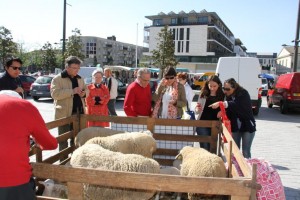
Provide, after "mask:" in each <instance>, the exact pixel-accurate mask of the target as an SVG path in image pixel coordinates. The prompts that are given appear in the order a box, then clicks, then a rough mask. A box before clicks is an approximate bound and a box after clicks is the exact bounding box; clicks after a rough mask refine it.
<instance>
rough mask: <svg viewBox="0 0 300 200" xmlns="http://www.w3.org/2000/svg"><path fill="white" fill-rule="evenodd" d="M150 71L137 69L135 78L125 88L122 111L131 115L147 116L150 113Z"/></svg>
mask: <svg viewBox="0 0 300 200" xmlns="http://www.w3.org/2000/svg"><path fill="white" fill-rule="evenodd" d="M150 76H151V72H150V70H148V69H147V68H140V69H139V70H138V71H137V78H136V79H135V81H134V82H132V83H130V85H129V86H128V88H127V90H126V94H125V100H124V111H125V113H126V115H127V116H131V117H139V116H140V117H149V116H150V115H151V89H150V84H149V82H150Z"/></svg>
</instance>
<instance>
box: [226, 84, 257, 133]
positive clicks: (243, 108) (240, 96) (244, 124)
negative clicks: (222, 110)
mask: <svg viewBox="0 0 300 200" xmlns="http://www.w3.org/2000/svg"><path fill="white" fill-rule="evenodd" d="M226 101H227V102H228V108H227V111H226V113H227V116H228V118H229V119H230V121H231V129H232V131H233V132H236V131H238V130H239V131H241V132H250V133H253V132H255V131H256V124H255V119H254V116H253V112H252V105H251V99H250V95H249V93H248V91H247V90H245V89H242V90H240V91H238V92H237V93H236V94H235V95H234V96H231V97H226ZM237 120H240V122H241V126H240V128H239V127H238V121H237Z"/></svg>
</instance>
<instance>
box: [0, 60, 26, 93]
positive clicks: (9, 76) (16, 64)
mask: <svg viewBox="0 0 300 200" xmlns="http://www.w3.org/2000/svg"><path fill="white" fill-rule="evenodd" d="M22 64H23V62H22V60H21V59H20V58H14V57H12V58H10V59H8V60H7V62H6V64H5V72H4V74H3V76H2V77H0V91H1V90H13V91H16V92H17V93H19V94H20V96H21V97H24V95H23V94H24V90H23V88H22V83H21V80H20V78H19V75H20V72H21V70H22V68H21V67H22Z"/></svg>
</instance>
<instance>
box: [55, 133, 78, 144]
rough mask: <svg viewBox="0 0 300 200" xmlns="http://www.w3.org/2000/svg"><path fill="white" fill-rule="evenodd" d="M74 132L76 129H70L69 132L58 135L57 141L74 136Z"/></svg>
mask: <svg viewBox="0 0 300 200" xmlns="http://www.w3.org/2000/svg"><path fill="white" fill-rule="evenodd" d="M73 132H74V131H68V132H65V133H63V134H61V135H59V136H57V137H56V139H57V142H58V143H59V142H64V141H66V140H68V139H70V138H71V137H72V135H73Z"/></svg>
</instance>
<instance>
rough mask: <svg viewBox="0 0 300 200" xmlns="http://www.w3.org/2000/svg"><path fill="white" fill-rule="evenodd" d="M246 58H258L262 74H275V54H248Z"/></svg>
mask: <svg viewBox="0 0 300 200" xmlns="http://www.w3.org/2000/svg"><path fill="white" fill-rule="evenodd" d="M247 56H249V57H256V58H258V60H259V63H260V65H261V69H262V73H272V74H275V70H276V69H275V67H276V58H277V53H258V52H248V53H247Z"/></svg>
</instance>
